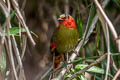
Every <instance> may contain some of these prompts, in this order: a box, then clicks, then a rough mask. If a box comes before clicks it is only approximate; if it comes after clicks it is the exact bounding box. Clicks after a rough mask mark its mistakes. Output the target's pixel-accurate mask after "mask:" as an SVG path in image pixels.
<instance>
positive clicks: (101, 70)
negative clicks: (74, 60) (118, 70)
mask: <svg viewBox="0 0 120 80" xmlns="http://www.w3.org/2000/svg"><path fill="white" fill-rule="evenodd" d="M87 66H88V65H87V64H78V65H76V66H75V69H76V70H81V69H84V68H85V67H87ZM87 71H88V72H94V73H98V74H105V71H104V69H102V68H99V67H97V66H92V67H91V68H89V69H88V70H87ZM108 75H109V76H110V77H113V76H112V75H111V74H108Z"/></svg>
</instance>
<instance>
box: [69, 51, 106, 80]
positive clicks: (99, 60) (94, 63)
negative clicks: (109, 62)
mask: <svg viewBox="0 0 120 80" xmlns="http://www.w3.org/2000/svg"><path fill="white" fill-rule="evenodd" d="M106 55H107V53H106V54H103V55H102V56H100V58H98V59H97V60H95V61H94V62H93V63H91V64H90V65H89V66H87V67H85V68H84V69H82V70H80V71H79V72H77V73H75V74H73V75H72V77H70V78H68V79H67V80H72V79H73V78H74V77H77V75H78V74H81V73H84V72H85V71H86V70H88V69H89V68H91V67H92V66H94V65H96V64H98V63H100V62H101V61H102V60H103V59H105V57H106Z"/></svg>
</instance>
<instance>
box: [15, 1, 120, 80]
mask: <svg viewBox="0 0 120 80" xmlns="http://www.w3.org/2000/svg"><path fill="white" fill-rule="evenodd" d="M17 1H18V3H19V5H20V9H21V11H23V12H24V13H23V14H24V16H25V20H26V24H27V26H28V28H29V29H30V30H31V31H32V32H34V33H35V34H37V35H38V38H36V37H35V36H33V39H34V40H35V42H36V44H37V45H36V46H33V45H32V44H31V42H30V41H29V39H28V40H27V47H26V51H25V56H24V58H23V66H24V70H25V75H26V80H40V77H41V76H43V74H44V73H45V72H46V71H48V69H49V68H50V67H51V66H52V56H53V55H52V54H51V53H50V49H49V48H50V44H51V43H50V42H51V37H52V35H53V32H54V31H55V29H56V27H57V26H58V22H57V18H58V17H59V15H61V14H63V13H67V14H70V15H71V16H73V17H74V19H75V21H76V23H77V20H78V18H79V19H80V21H81V24H82V28H81V29H82V33H84V30H85V28H86V25H87V20H88V17H89V13H90V7H91V4H92V3H93V0H17ZM103 1H104V0H99V2H100V3H102V2H103ZM104 10H105V12H106V14H107V16H108V17H109V19H110V20H111V21H112V23H113V25H114V26H115V29H116V31H117V33H118V35H120V0H110V1H109V3H108V4H107V6H106V8H105V9H104ZM78 16H79V17H78ZM77 25H78V24H77ZM77 27H78V29H79V27H80V26H79V25H78V26H77ZM96 31H97V30H96V29H95V30H94V32H93V33H92V35H91V36H90V38H89V41H88V43H87V47H85V48H84V49H85V50H84V51H83V54H84V56H92V55H96V53H95V52H96V51H97V47H96V43H95V36H96V35H97V34H96V33H97V32H96ZM91 46H92V48H91ZM86 51H87V52H86ZM87 53H91V54H87ZM94 53H95V54H94ZM80 56H83V55H80ZM118 65H119V64H118Z"/></svg>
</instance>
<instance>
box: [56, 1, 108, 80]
mask: <svg viewBox="0 0 120 80" xmlns="http://www.w3.org/2000/svg"><path fill="white" fill-rule="evenodd" d="M108 2H109V0H105V1H104V2H103V7H105V6H106V5H107V3H108ZM97 21H98V16H97V15H96V16H95V17H94V18H93V21H92V24H91V26H92V27H91V28H90V29H89V31H88V34H87V35H86V39H85V40H87V39H88V37H89V36H90V35H91V33H92V31H93V29H94V28H95V24H96V23H97ZM84 37H85V35H84V36H83V38H82V40H81V41H80V42H79V44H78V46H77V47H76V49H75V51H76V52H79V50H80V49H81V47H82V45H83V44H84V43H83V42H84V40H83V39H84ZM76 57H77V54H76V53H72V55H71V56H70V59H69V60H70V61H73V60H75V58H76ZM71 66H72V64H70V65H69V68H70V67H71ZM65 73H66V68H63V69H62V71H61V72H60V73H59V75H58V76H57V77H56V78H57V79H58V80H61V79H62V77H63V76H64V74H65Z"/></svg>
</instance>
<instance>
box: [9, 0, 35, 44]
mask: <svg viewBox="0 0 120 80" xmlns="http://www.w3.org/2000/svg"><path fill="white" fill-rule="evenodd" d="M11 1H12V4H13V7H14V8H15V10H16V12H17V14H18V17H19V20H20V22H21V24H22V25H23V26H24V28H25V29H26V32H27V35H28V38H29V39H30V40H31V42H32V44H33V46H35V45H36V43H35V41H34V40H33V38H32V35H31V34H30V31H29V29H28V27H27V25H26V23H25V20H24V18H23V16H22V14H21V12H20V9H19V5H18V3H17V1H16V0H11Z"/></svg>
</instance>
